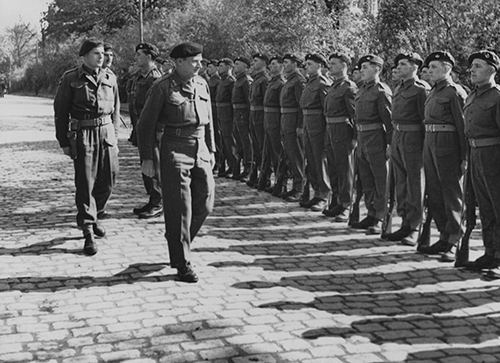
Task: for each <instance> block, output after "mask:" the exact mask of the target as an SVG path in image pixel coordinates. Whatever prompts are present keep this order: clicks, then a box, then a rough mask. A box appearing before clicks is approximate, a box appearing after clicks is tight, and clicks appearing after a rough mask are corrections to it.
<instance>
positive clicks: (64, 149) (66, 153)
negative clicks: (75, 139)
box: [62, 146, 71, 157]
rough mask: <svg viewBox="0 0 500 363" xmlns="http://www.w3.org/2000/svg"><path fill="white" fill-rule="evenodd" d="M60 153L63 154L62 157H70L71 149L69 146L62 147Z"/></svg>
mask: <svg viewBox="0 0 500 363" xmlns="http://www.w3.org/2000/svg"><path fill="white" fill-rule="evenodd" d="M62 152H63V153H64V155H67V156H69V157H71V149H70V147H69V146H65V147H62Z"/></svg>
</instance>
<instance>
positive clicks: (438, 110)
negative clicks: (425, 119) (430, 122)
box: [433, 97, 451, 118]
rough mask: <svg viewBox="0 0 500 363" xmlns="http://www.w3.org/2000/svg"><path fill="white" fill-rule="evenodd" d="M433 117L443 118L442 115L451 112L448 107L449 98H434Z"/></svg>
mask: <svg viewBox="0 0 500 363" xmlns="http://www.w3.org/2000/svg"><path fill="white" fill-rule="evenodd" d="M434 111H435V113H434V112H433V113H434V115H435V116H434V117H438V118H443V116H444V115H448V114H450V113H451V108H450V99H449V98H441V97H439V98H436V102H435V104H434Z"/></svg>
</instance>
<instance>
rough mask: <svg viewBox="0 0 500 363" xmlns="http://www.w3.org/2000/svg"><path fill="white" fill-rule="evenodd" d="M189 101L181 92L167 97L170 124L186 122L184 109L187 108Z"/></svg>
mask: <svg viewBox="0 0 500 363" xmlns="http://www.w3.org/2000/svg"><path fill="white" fill-rule="evenodd" d="M186 102H187V99H186V97H184V96H183V95H182V94H181V93H180V92H178V91H175V92H172V93H170V94H169V95H168V96H167V105H166V107H167V114H168V116H169V119H171V121H169V123H173V124H175V123H181V122H183V121H184V112H183V108H184V107H185V106H186Z"/></svg>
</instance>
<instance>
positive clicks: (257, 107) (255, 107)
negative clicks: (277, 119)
mask: <svg viewBox="0 0 500 363" xmlns="http://www.w3.org/2000/svg"><path fill="white" fill-rule="evenodd" d="M250 111H264V106H252V105H250Z"/></svg>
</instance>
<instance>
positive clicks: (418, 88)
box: [206, 51, 500, 270]
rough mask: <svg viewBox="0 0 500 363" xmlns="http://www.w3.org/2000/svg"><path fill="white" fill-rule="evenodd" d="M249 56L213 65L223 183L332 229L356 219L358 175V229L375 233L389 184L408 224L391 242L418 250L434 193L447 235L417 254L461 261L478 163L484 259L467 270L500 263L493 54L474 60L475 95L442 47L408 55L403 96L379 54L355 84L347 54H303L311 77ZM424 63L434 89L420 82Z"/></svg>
mask: <svg viewBox="0 0 500 363" xmlns="http://www.w3.org/2000/svg"><path fill="white" fill-rule="evenodd" d="M252 59H253V61H250V59H247V58H245V57H238V58H236V59H235V60H234V61H233V60H231V59H229V58H224V59H221V60H220V61H218V60H208V61H206V62H207V69H206V73H207V74H206V77H207V80H208V84H209V87H210V92H211V98H212V110H213V115H214V120H216V123H215V131H216V143H217V168H218V175H219V177H228V178H232V179H237V180H241V181H243V182H246V183H247V185H249V186H250V187H254V188H257V189H258V190H266V191H268V192H271V193H272V194H273V195H275V196H280V197H283V198H284V199H285V200H287V201H289V202H299V203H300V205H301V206H302V207H304V208H308V209H310V210H312V211H322V212H323V214H325V215H326V216H329V217H332V218H333V220H334V221H335V222H347V221H348V218H349V210H350V208H351V207H352V203H353V198H354V192H353V189H356V188H355V185H353V184H355V179H358V183H359V184H358V187H360V189H361V190H360V191H358V193H362V195H363V197H364V202H365V205H366V208H367V210H368V214H367V216H366V217H365V218H364V219H362V220H361V221H359V222H357V223H353V224H352V225H351V227H352V228H354V229H360V230H366V233H367V234H381V233H383V232H384V231H383V230H382V221H383V219H384V217H386V213H387V205H388V203H387V199H388V192H389V184H390V180H391V178H392V180H393V184H394V192H395V199H396V200H397V213H398V215H399V216H401V218H402V223H401V226H400V228H399V229H398V230H397V231H395V232H393V233H383V238H384V239H387V240H391V241H400V242H401V243H402V244H404V245H409V246H415V245H417V239H418V235H419V228H421V224H422V217H423V204H424V203H423V200H424V196H425V201H426V203H425V204H426V206H427V209H428V214H429V218H430V216H432V218H433V219H434V221H435V223H436V226H437V229H438V231H439V239H438V241H437V242H435V243H434V244H432V245H430V246H423V247H421V248H419V252H422V253H425V254H430V255H441V260H442V261H444V262H452V261H454V259H455V253H454V248H455V247H456V245H457V243H459V241H460V238H461V237H462V235H463V228H462V224H463V223H462V218H463V208H464V205H463V194H464V193H463V190H462V189H463V188H462V187H463V185H462V182H461V181H462V177H463V175H464V172H465V169H466V167H467V160H469V163H468V164H469V170H470V177H471V178H472V179H471V180H472V182H471V184H472V186H473V192H474V194H475V195H476V199H477V203H478V204H479V209H480V216H481V221H482V229H483V240H484V244H485V254H484V255H483V256H481V257H480V258H479V259H478V260H476V261H474V262H471V263H468V264H467V267H468V268H471V269H475V270H481V269H485V268H486V269H492V268H496V267H498V265H499V262H500V184H499V183H498V182H499V181H500V163H499V158H500V88H499V87H498V86H497V85H496V84H495V81H494V77H495V75H496V72H497V70H498V67H499V65H500V62H499V58H498V56H497V55H496V54H495V53H493V52H491V51H480V52H477V53H474V54H472V55H471V56H470V58H469V66H470V67H471V80H472V82H473V84H474V85H475V86H476V88H475V90H474V91H473V92H472V93H471V94H470V95H469V96H468V97H467V94H466V92H465V91H464V89H463V87H461V86H460V85H458V84H456V83H455V82H453V80H452V78H451V71H452V69H453V67H454V65H455V60H454V58H453V56H452V55H451V54H449V53H448V52H443V51H439V52H434V53H432V54H430V55H429V56H428V57H427V58H426V59H425V62H424V61H423V59H422V58H421V57H420V56H419V55H418V54H416V53H404V54H399V55H398V56H397V57H396V58H395V67H397V69H398V73H399V76H400V82H399V84H398V85H397V86H396V87H395V89H394V94H393V93H392V91H391V89H390V88H389V87H388V86H387V85H386V84H384V83H383V82H381V80H380V73H381V71H382V68H383V65H384V62H383V60H382V59H381V58H380V57H378V56H376V55H373V54H369V55H366V56H364V57H362V58H361V59H360V60H359V62H358V63H357V70H359V72H360V75H361V80H360V81H358V82H357V84H356V83H355V82H353V81H352V80H350V79H349V78H348V74H347V71H348V68H349V66H350V58H349V57H348V56H347V55H345V54H342V53H333V54H331V55H330V57H329V59H328V62H327V60H326V59H325V58H324V57H323V56H321V55H320V54H308V55H306V57H305V67H304V68H305V75H306V77H304V75H303V73H302V72H301V70H300V67H301V66H302V61H301V60H300V59H299V58H298V57H297V56H296V55H293V54H286V55H284V56H283V57H272V58H270V59H268V57H267V56H265V55H264V54H255V55H253V57H252ZM423 66H425V67H426V68H427V69H428V70H429V74H430V78H431V82H432V83H433V87H432V89H431V87H430V86H429V84H428V83H426V82H425V81H421V80H420V79H419V78H418V77H417V73H418V70H419V69H420V68H421V67H423ZM250 67H252V74H251V76H250V75H249V74H248V73H249V69H250ZM266 67H268V69H269V76H268V75H267V74H266ZM327 68H329V72H328V75H327ZM233 74H234V75H233ZM388 160H389V162H387V161H388ZM272 172H274V174H275V178H274V179H275V184H274V186H271V182H270V180H271V179H270V176H271V174H272ZM288 176H291V178H292V180H293V187H292V189H291V190H290V191H286V185H287V179H288ZM424 176H425V177H424ZM355 177H357V178H355ZM424 180H425V182H424ZM310 188H312V192H313V194H312V196H310V194H309V192H310Z"/></svg>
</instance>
